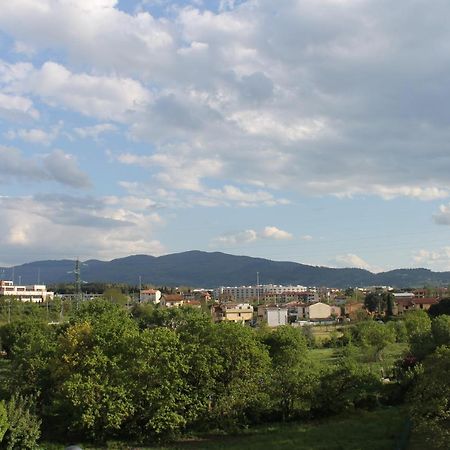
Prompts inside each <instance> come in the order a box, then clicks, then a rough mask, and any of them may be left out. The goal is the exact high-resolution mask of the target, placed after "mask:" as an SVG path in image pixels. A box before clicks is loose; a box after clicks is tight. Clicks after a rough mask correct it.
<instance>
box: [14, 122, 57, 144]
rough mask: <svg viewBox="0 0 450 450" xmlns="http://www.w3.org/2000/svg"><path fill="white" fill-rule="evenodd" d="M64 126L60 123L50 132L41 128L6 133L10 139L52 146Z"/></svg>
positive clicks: (21, 129)
mask: <svg viewBox="0 0 450 450" xmlns="http://www.w3.org/2000/svg"><path fill="white" fill-rule="evenodd" d="M62 125H63V124H62V122H60V123H59V124H58V125H56V126H54V127H52V129H51V130H48V131H47V130H43V129H41V128H29V129H25V128H20V129H18V130H9V131H8V132H7V133H6V137H7V138H8V139H21V140H23V141H26V142H29V143H31V144H42V145H50V144H51V143H52V142H53V141H54V140H55V139H56V138H57V137H58V134H59V132H60V130H61V128H62Z"/></svg>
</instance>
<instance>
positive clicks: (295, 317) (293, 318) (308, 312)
mask: <svg viewBox="0 0 450 450" xmlns="http://www.w3.org/2000/svg"><path fill="white" fill-rule="evenodd" d="M286 307H287V308H288V316H289V322H290V323H293V322H299V321H301V320H312V321H314V320H324V319H330V318H331V317H332V315H333V312H332V311H333V309H332V308H331V306H330V305H327V304H326V303H322V302H316V303H312V304H308V303H301V302H291V303H287V304H286ZM339 315H340V314H339Z"/></svg>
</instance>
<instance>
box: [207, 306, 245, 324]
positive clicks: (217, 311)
mask: <svg viewBox="0 0 450 450" xmlns="http://www.w3.org/2000/svg"><path fill="white" fill-rule="evenodd" d="M211 315H212V317H213V320H214V322H223V321H227V322H236V323H250V322H251V321H252V320H253V306H252V305H250V304H249V303H221V304H218V305H213V306H212V307H211Z"/></svg>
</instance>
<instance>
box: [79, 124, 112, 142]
mask: <svg viewBox="0 0 450 450" xmlns="http://www.w3.org/2000/svg"><path fill="white" fill-rule="evenodd" d="M117 130H118V128H117V127H116V126H115V125H113V124H111V123H99V124H97V125H93V126H89V127H77V128H75V129H74V131H75V133H76V134H77V135H78V136H80V137H81V138H83V139H89V138H91V139H94V140H98V139H99V137H100V135H102V134H104V133H112V132H114V131H117Z"/></svg>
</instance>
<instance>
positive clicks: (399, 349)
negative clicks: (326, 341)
mask: <svg viewBox="0 0 450 450" xmlns="http://www.w3.org/2000/svg"><path fill="white" fill-rule="evenodd" d="M407 350H408V345H407V344H404V343H394V344H389V345H387V346H386V347H385V348H384V349H383V352H382V360H381V361H373V360H372V359H371V358H370V356H371V355H368V354H367V353H366V352H365V350H364V349H361V348H357V352H358V353H357V355H356V356H357V358H358V360H359V361H360V362H362V363H365V364H368V365H370V367H371V368H372V369H373V370H376V371H379V372H381V370H382V369H383V371H384V373H385V374H389V373H390V372H391V371H392V367H393V366H394V364H395V363H396V361H398V360H399V359H400V358H402V356H403V355H404V354H405V353H406V351H407ZM340 352H341V349H339V348H337V349H335V348H314V349H311V351H310V355H311V358H312V359H313V361H316V362H320V363H324V364H334V363H336V362H337V359H338V357H339V355H340Z"/></svg>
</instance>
